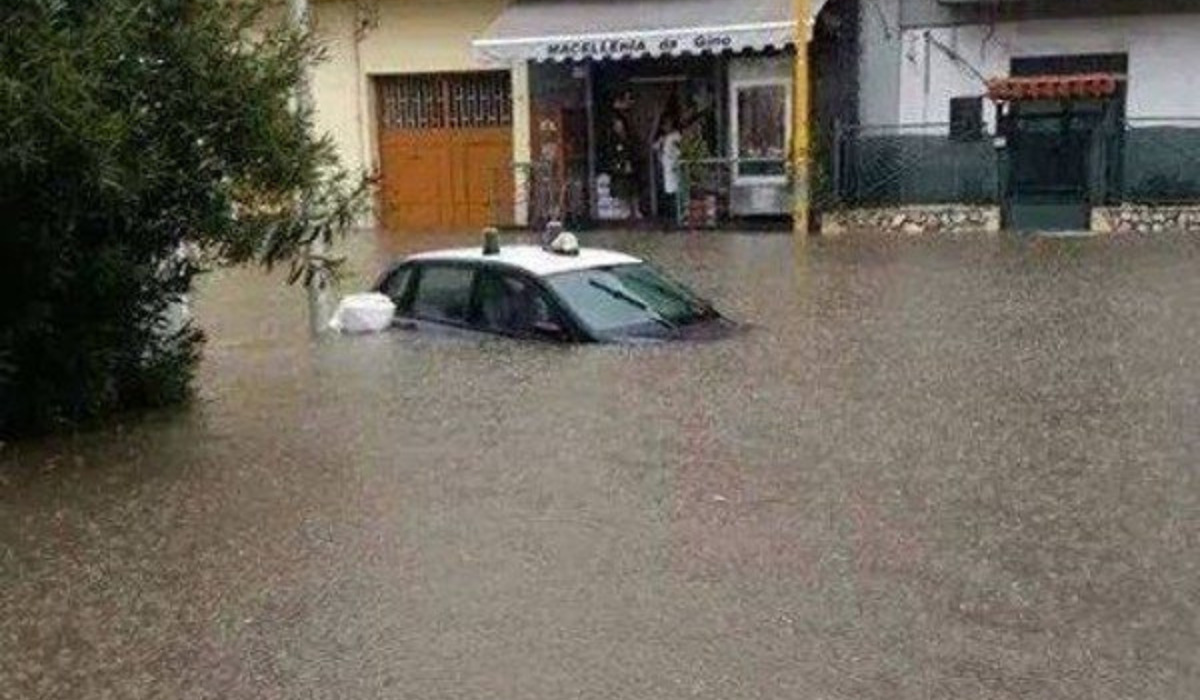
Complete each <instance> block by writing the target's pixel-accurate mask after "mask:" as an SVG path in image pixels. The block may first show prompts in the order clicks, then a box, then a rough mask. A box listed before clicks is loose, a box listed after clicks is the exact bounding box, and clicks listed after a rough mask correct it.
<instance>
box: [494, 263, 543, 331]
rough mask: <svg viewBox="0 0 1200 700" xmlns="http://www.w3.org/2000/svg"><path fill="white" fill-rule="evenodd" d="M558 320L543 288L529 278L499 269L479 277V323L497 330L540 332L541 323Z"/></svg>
mask: <svg viewBox="0 0 1200 700" xmlns="http://www.w3.org/2000/svg"><path fill="white" fill-rule="evenodd" d="M546 323H553V324H555V325H561V324H559V323H558V321H557V319H556V317H555V314H554V312H553V310H552V309H551V307H550V303H549V302H548V301H547V300H546V295H545V294H543V293H542V290H541V289H539V288H538V287H537V285H536V284H535V283H534V282H533V281H532V280H529V279H525V278H523V277H518V276H516V275H506V274H502V273H497V272H485V273H482V277H481V278H480V280H479V326H480V327H481V328H482V329H484V330H488V331H492V332H495V333H507V334H512V335H522V336H529V335H539V334H540V331H539V330H538V324H546Z"/></svg>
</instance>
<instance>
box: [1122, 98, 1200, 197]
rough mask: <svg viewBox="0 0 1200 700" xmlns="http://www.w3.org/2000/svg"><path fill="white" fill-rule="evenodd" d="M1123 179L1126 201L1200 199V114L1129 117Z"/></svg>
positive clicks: (1123, 195) (1124, 151)
mask: <svg viewBox="0 0 1200 700" xmlns="http://www.w3.org/2000/svg"><path fill="white" fill-rule="evenodd" d="M1120 180H1121V188H1120V191H1119V192H1120V198H1121V200H1122V201H1125V202H1133V203H1158V204H1174V203H1196V202H1200V117H1197V118H1183V119H1179V118H1171V119H1164V118H1157V119H1130V120H1128V122H1127V124H1126V125H1125V134H1124V141H1123V143H1122V158H1121V174H1120Z"/></svg>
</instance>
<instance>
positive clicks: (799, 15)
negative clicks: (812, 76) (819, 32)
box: [792, 0, 812, 243]
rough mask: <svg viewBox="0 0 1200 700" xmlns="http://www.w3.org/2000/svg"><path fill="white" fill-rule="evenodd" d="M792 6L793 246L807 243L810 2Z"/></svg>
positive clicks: (799, 1)
mask: <svg viewBox="0 0 1200 700" xmlns="http://www.w3.org/2000/svg"><path fill="white" fill-rule="evenodd" d="M795 2H796V38H795V44H796V63H795V66H794V67H793V90H792V93H793V95H792V183H793V190H792V217H793V218H792V222H793V224H792V231H793V234H794V236H795V238H796V241H797V242H801V243H802V242H804V241H806V240H807V239H808V217H809V206H810V204H811V202H810V199H809V195H810V190H809V175H810V172H809V171H810V168H811V164H810V162H809V124H808V112H809V99H810V96H809V90H810V86H809V75H808V69H809V66H808V45H809V42H810V41H811V40H812V29H811V27H812V16H811V12H812V7H811V0H795Z"/></svg>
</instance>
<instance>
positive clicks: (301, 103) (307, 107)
mask: <svg viewBox="0 0 1200 700" xmlns="http://www.w3.org/2000/svg"><path fill="white" fill-rule="evenodd" d="M288 10H289V12H288V14H289V17H290V19H291V22H292V26H293V27H295V28H296V30H298V31H300V32H304V33H306V34H307V33H308V31H309V27H310V25H309V14H308V13H309V8H308V0H288ZM293 99H294V100H295V104H296V113H297V114H306V113H311V112H312V107H313V98H312V88H311V86H310V85H309V82H308V69H307V67H306V68H305V69H304V71H302V72H301V74H300V82H299V83H297V84H296V92H295V95H294V96H293ZM308 262H309V265H315V268H314V272H313V274H312V276H311V277H310V278H309V280H308V284H307V287H308V290H307V291H308V322H309V327H310V328H311V330H312V333H313V335H314V336H315V335H320V334H321V333H322V332H323V331H324V330H325V307H326V289H325V284H326V281H327V280H326V275H325V267H324V265H325V242H324V241H322V240H320V239H319V238H318V239H314V240H313V242H312V243H311V244H310V245H309V247H308Z"/></svg>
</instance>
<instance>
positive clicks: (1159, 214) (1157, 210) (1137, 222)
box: [1092, 204, 1200, 233]
mask: <svg viewBox="0 0 1200 700" xmlns="http://www.w3.org/2000/svg"><path fill="white" fill-rule="evenodd" d="M1092 231H1094V232H1096V233H1164V232H1167V231H1176V232H1183V231H1186V232H1191V233H1200V205H1191V206H1165V205H1151V204H1123V205H1121V206H1119V207H1095V208H1093V209H1092Z"/></svg>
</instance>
